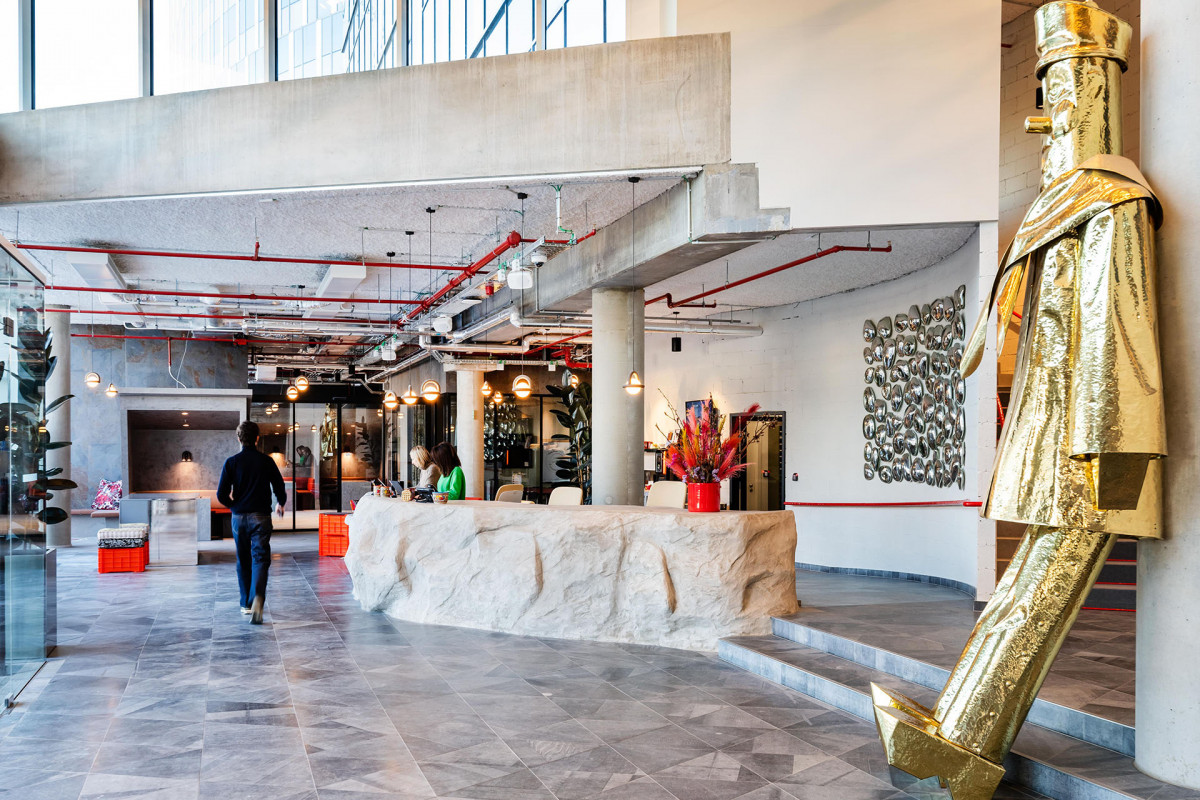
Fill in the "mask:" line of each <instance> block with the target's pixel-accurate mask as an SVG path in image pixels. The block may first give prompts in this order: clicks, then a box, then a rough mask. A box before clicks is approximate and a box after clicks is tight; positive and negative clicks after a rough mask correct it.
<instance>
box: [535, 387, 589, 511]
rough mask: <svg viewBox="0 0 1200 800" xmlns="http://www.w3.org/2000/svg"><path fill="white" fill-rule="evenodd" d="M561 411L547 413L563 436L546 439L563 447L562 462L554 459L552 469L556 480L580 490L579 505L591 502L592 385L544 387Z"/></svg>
mask: <svg viewBox="0 0 1200 800" xmlns="http://www.w3.org/2000/svg"><path fill="white" fill-rule="evenodd" d="M546 390H547V391H548V392H550V394H552V395H554V396H555V397H556V398H557V399H558V401H559V402H560V403H562V405H563V408H562V409H557V408H552V409H550V413H551V414H553V415H554V417H555V419H557V420H558V422H559V424H560V425H562V426H563V427H564V428H566V429H567V432H566V433H556V434H555V435H554V436H552V437H550V438H551V439H554V440H556V441H565V442H566V443H567V456H566V458H560V459H558V460H557V461H556V462H555V464H554V466H555V467H556V474H557V476H558V477H559V478H560V479H562V480H563V481H565V482H567V483H568V484H572V485H575V486H578V487H579V488H580V489H582V490H583V503H584V504H585V505H586V504H588V503H591V502H592V385H591V384H590V383H585V382H583V381H576V382H572V383H568V384H567V385H566V386H547V387H546Z"/></svg>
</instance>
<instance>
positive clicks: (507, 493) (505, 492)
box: [493, 483, 525, 503]
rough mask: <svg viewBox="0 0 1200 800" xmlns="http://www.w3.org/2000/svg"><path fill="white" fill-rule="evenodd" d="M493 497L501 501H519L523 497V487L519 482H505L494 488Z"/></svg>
mask: <svg viewBox="0 0 1200 800" xmlns="http://www.w3.org/2000/svg"><path fill="white" fill-rule="evenodd" d="M493 499H494V500H496V501H497V502H501V503H519V502H521V501H522V500H524V499H525V487H524V486H522V485H521V484H519V483H506V484H504V485H503V486H501V487H500V488H499V489H497V490H496V496H495V497H494V498H493Z"/></svg>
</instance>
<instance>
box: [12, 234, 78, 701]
mask: <svg viewBox="0 0 1200 800" xmlns="http://www.w3.org/2000/svg"><path fill="white" fill-rule="evenodd" d="M0 259H2V261H0V274H2V277H0V280H3V282H4V291H3V292H0V314H2V315H3V326H0V366H2V367H3V371H2V372H0V393H3V401H2V402H0V416H2V417H3V420H0V426H2V427H3V431H0V472H2V473H3V478H4V479H3V482H0V526H2V530H0V699H5V698H10V697H12V696H14V695H16V693H17V692H19V691H20V690H21V688H22V687H24V685H25V684H26V683H27V682H28V680H29V678H30V677H32V675H33V673H34V672H36V671H37V668H38V667H39V666H41V664H42V662H43V661H44V659H45V656H46V641H47V639H46V634H47V628H48V616H47V605H48V602H49V603H51V604H52V603H53V601H54V598H53V596H52V595H50V596H48V593H47V584H46V546H45V541H46V537H45V533H44V530H43V527H42V523H41V522H39V520H38V517H37V513H38V512H39V511H41V510H42V508H43V507H44V505H45V495H44V493H42V492H41V491H40V490H39V489H38V488H37V487H36V483H37V482H38V481H39V480H40V476H39V472H40V471H41V470H43V469H44V459H45V456H44V449H43V448H42V447H41V446H40V445H41V444H42V443H44V442H46V441H47V435H46V434H43V433H40V432H39V420H40V419H41V418H42V417H43V415H44V413H45V396H44V395H45V391H44V389H45V379H46V373H47V370H48V367H49V365H48V363H47V358H46V355H47V353H46V345H47V340H46V333H45V319H44V305H43V290H42V285H41V283H39V282H38V281H37V280H36V279H35V278H34V277H33V276H31V275H30V274H29V273H28V272H26V271H25V269H24V268H23V267H22V266H21V265H20V264H19V263H17V261H16V260H15V259H13V258H11V257H10V256H9V255H8V254H7V253H3V252H2V251H0ZM54 344H57V345H58V346H59V347H66V346H68V345H69V343H63V342H60V343H51V346H52V347H53V345H54ZM58 413H66V411H65V409H60V410H59V412H58ZM0 708H2V706H0Z"/></svg>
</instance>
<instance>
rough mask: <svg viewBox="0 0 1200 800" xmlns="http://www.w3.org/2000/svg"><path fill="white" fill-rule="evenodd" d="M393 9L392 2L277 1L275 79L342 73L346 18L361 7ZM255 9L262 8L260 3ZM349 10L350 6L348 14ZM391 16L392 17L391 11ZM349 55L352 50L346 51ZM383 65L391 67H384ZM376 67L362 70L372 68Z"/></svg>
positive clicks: (393, 2) (389, 0)
mask: <svg viewBox="0 0 1200 800" xmlns="http://www.w3.org/2000/svg"><path fill="white" fill-rule="evenodd" d="M372 5H384V6H390V7H391V8H393V9H394V8H395V5H396V2H395V0H384V2H382V3H380V1H379V0H375V2H371V0H349V2H347V0H277V5H276V14H277V16H276V20H277V24H278V26H279V35H278V39H277V40H276V42H277V47H278V49H277V50H276V54H277V59H278V62H277V69H278V75H279V80H281V81H284V80H290V79H292V78H316V77H318V76H320V75H340V74H342V73H344V72H346V65H347V49H346V48H345V47H344V46H343V45H345V44H346V15H347V14H348V13H356V14H357V13H358V12H359V9H360V8H361V7H363V6H368V7H369V6H372ZM259 7H260V8H261V7H262V3H261V1H260V2H259ZM350 7H353V12H351V10H350ZM392 16H395V13H394V11H393V13H392ZM349 52H350V53H353V50H350V51H349ZM386 66H394V65H392V64H388V65H386ZM376 68H377V65H371V66H369V67H364V69H376Z"/></svg>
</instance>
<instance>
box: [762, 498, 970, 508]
mask: <svg viewBox="0 0 1200 800" xmlns="http://www.w3.org/2000/svg"><path fill="white" fill-rule="evenodd" d="M784 505H785V506H800V507H803V508H919V507H925V508H936V507H958V508H979V507H981V506H982V505H983V503H982V502H981V501H979V500H923V501H917V502H908V503H797V502H787V503H784Z"/></svg>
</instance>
